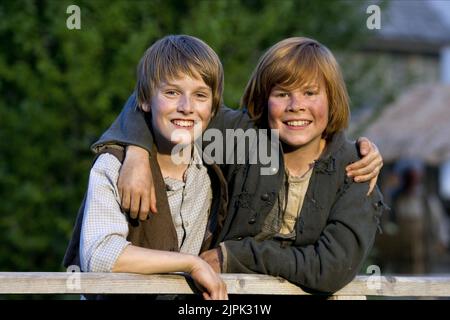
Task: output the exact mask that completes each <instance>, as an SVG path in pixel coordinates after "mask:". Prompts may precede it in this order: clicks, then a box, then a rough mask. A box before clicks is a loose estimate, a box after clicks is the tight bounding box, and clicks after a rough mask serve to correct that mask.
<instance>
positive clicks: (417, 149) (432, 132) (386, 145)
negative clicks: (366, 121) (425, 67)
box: [364, 84, 450, 164]
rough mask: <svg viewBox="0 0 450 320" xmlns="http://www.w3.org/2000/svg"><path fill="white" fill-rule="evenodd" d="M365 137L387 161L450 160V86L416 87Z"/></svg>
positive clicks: (437, 161)
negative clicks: (405, 159)
mask: <svg viewBox="0 0 450 320" xmlns="http://www.w3.org/2000/svg"><path fill="white" fill-rule="evenodd" d="M364 135H365V136H367V137H369V138H370V139H371V140H373V141H374V142H375V143H376V144H377V146H378V148H379V149H380V152H381V154H382V155H383V158H384V159H385V161H387V162H389V161H394V160H397V159H400V158H418V159H421V160H423V161H426V162H428V163H429V164H439V163H441V162H443V161H445V160H450V86H449V85H442V84H429V85H421V86H418V87H415V88H414V89H412V90H411V91H408V92H407V93H405V94H404V95H402V96H401V97H400V98H399V99H398V100H397V101H395V102H394V103H393V104H391V105H389V106H387V107H386V108H384V111H383V112H382V114H381V116H380V117H379V118H378V119H377V120H376V121H375V122H374V123H372V124H371V125H370V126H369V127H368V128H367V130H366V131H365V132H364Z"/></svg>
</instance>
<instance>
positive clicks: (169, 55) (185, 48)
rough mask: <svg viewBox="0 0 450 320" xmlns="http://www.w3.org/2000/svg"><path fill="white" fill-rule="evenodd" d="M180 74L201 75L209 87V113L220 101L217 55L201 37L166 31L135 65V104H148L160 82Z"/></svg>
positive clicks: (220, 76) (215, 108)
mask: <svg viewBox="0 0 450 320" xmlns="http://www.w3.org/2000/svg"><path fill="white" fill-rule="evenodd" d="M181 74H186V75H189V76H190V77H193V78H195V77H196V76H197V74H199V75H200V76H201V78H202V79H203V81H204V82H205V84H206V85H207V86H208V87H210V88H211V91H212V113H213V114H215V113H216V111H217V109H218V108H219V107H220V105H221V104H222V94H223V81H224V80H223V78H224V76H223V67H222V63H221V62H220V59H219V57H218V56H217V54H216V53H215V52H214V50H213V49H211V48H210V47H209V46H208V45H207V44H206V43H204V42H203V41H202V40H200V39H198V38H195V37H192V36H187V35H169V36H166V37H164V38H162V39H160V40H158V41H156V42H155V43H154V44H153V45H152V46H151V47H150V48H148V49H147V51H146V52H145V54H144V56H143V57H142V58H141V61H140V62H139V65H138V68H137V84H136V94H137V102H138V106H139V107H140V108H142V105H143V104H144V103H146V104H150V101H151V98H152V93H153V92H154V91H155V90H156V88H157V87H158V86H159V85H160V84H161V83H163V82H167V81H168V80H173V79H177V78H178V77H180V75H181Z"/></svg>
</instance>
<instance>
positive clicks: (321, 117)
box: [313, 104, 328, 126]
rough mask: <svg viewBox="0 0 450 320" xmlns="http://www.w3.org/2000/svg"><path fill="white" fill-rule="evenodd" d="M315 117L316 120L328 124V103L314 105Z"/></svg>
mask: <svg viewBox="0 0 450 320" xmlns="http://www.w3.org/2000/svg"><path fill="white" fill-rule="evenodd" d="M313 113H314V117H315V118H316V121H317V122H319V123H322V124H323V125H325V126H326V125H327V124H328V105H327V104H318V105H316V106H315V107H314V111H313Z"/></svg>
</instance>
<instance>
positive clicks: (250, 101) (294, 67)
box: [241, 37, 350, 139]
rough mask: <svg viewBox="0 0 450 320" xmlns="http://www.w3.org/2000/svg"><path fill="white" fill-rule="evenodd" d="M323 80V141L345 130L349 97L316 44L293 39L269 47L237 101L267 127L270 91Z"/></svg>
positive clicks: (331, 61)
mask: <svg viewBox="0 0 450 320" xmlns="http://www.w3.org/2000/svg"><path fill="white" fill-rule="evenodd" d="M321 78H322V79H323V81H324V83H325V89H326V93H327V97H328V106H329V118H328V125H327V128H326V129H325V131H324V132H323V134H322V136H323V137H324V138H325V139H329V138H331V136H332V135H333V134H334V133H336V132H337V131H339V130H342V129H344V128H345V127H347V125H348V122H349V118H350V108H349V97H348V93H347V89H346V87H345V82H344V80H343V77H342V73H341V70H340V68H339V65H338V63H337V61H336V59H335V58H334V56H333V54H332V53H331V52H330V50H328V48H326V47H325V46H324V45H322V44H320V43H319V42H317V41H315V40H313V39H308V38H303V37H294V38H288V39H285V40H282V41H280V42H278V43H277V44H275V45H274V46H272V47H271V48H270V49H269V50H267V52H266V53H265V54H264V55H263V56H262V57H261V59H260V60H259V62H258V65H257V66H256V69H255V70H254V71H253V74H252V76H251V78H250V80H249V82H248V84H247V87H246V89H245V92H244V95H243V97H242V100H241V107H246V108H247V109H248V112H249V114H250V116H251V117H252V118H253V119H254V120H255V121H256V124H257V125H258V126H260V127H263V128H267V127H268V119H267V117H268V111H267V108H268V105H267V102H268V99H269V95H270V92H271V90H272V88H273V87H275V86H281V87H284V88H300V87H302V86H303V85H304V84H307V83H308V82H309V81H311V80H318V79H321Z"/></svg>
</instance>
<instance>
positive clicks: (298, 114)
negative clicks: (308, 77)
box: [268, 81, 329, 148]
mask: <svg viewBox="0 0 450 320" xmlns="http://www.w3.org/2000/svg"><path fill="white" fill-rule="evenodd" d="M268 108H269V110H268V116H269V118H268V120H269V121H268V122H269V127H270V128H271V129H279V134H280V140H281V141H282V142H283V143H285V144H287V145H288V146H290V147H294V148H299V147H302V146H305V145H310V144H315V143H317V144H318V143H319V141H320V139H321V137H322V133H323V132H324V131H325V129H326V128H327V125H328V113H329V110H328V97H327V93H326V91H325V84H324V81H313V82H311V83H307V84H305V85H303V86H302V87H301V88H294V89H285V88H282V87H274V88H272V90H271V92H270V95H269V101H268Z"/></svg>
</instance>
